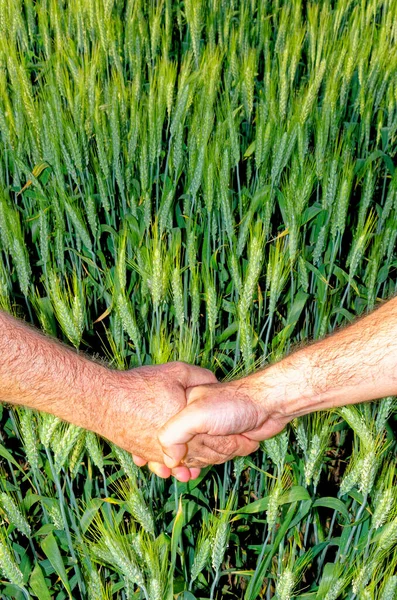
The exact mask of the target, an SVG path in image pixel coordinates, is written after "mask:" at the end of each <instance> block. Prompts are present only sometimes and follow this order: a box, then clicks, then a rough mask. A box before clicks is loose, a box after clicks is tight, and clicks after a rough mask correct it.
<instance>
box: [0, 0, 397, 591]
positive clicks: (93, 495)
mask: <svg viewBox="0 0 397 600" xmlns="http://www.w3.org/2000/svg"><path fill="white" fill-rule="evenodd" d="M396 67H397V3H396V1H395V0H370V1H368V2H361V1H354V0H338V1H335V2H334V1H332V2H331V1H330V0H324V1H323V2H315V1H313V2H310V3H303V2H299V1H298V0H293V1H292V2H288V1H285V2H282V1H278V0H273V1H272V2H269V1H261V0H249V1H237V0H229V1H227V2H226V1H224V0H186V1H185V2H177V1H171V0H162V1H156V2H155V1H153V0H151V1H148V2H144V1H142V0H134V1H132V0H68V1H66V0H36V1H34V0H0V146H1V152H0V190H1V191H0V305H1V307H2V308H3V309H4V310H6V311H9V312H12V313H13V314H17V315H19V316H23V317H25V318H26V319H27V320H28V321H30V322H32V323H35V324H36V325H39V326H41V327H42V328H43V330H44V331H45V332H47V333H48V334H50V335H54V336H57V337H59V338H62V339H64V340H65V341H67V342H68V343H71V344H72V345H74V346H75V347H76V348H80V349H81V350H82V351H86V352H89V353H93V354H94V353H95V354H99V355H101V356H106V357H107V359H108V360H109V362H110V363H111V364H112V366H113V367H115V368H120V369H121V368H122V369H124V368H131V367H134V366H137V365H139V364H147V363H162V362H166V361H169V360H184V361H187V362H191V363H196V364H202V365H203V366H207V367H209V368H212V369H213V370H215V371H216V373H217V375H218V376H219V377H220V378H222V377H230V376H232V375H234V374H236V373H239V374H241V373H243V372H248V371H250V370H251V369H252V368H254V366H255V365H259V364H266V363H267V362H269V361H274V360H278V359H280V358H281V357H282V356H283V355H285V353H287V352H288V351H289V350H290V349H291V348H292V347H293V345H294V344H296V343H297V342H301V341H304V340H308V339H313V338H318V337H321V336H323V335H325V334H327V333H330V332H332V330H333V329H334V328H335V327H336V326H338V325H340V324H342V323H346V322H348V321H350V320H352V319H353V318H354V317H355V316H356V315H359V314H363V313H365V311H366V310H368V309H372V308H374V307H375V306H376V305H377V304H378V303H379V302H381V301H382V299H385V298H388V297H389V296H391V295H392V294H394V292H395V288H396V283H395V272H396V271H395V269H396V264H397V263H396V253H395V246H396V237H397V227H396V225H397V220H396V219H397V172H396V169H395V162H396V159H395V155H396V139H397V138H396V133H397V70H396ZM394 407H395V404H394V399H393V398H388V399H385V400H383V401H381V402H379V403H375V404H373V405H366V406H362V407H358V408H349V409H343V410H341V411H340V412H339V413H338V414H336V413H334V414H332V415H321V417H319V416H310V417H306V418H304V419H301V420H300V421H299V422H296V423H294V424H293V426H292V427H291V428H290V429H289V430H288V431H286V432H284V433H283V434H281V435H280V436H278V437H277V438H276V439H274V440H271V441H268V442H266V443H265V444H264V445H263V449H262V451H261V452H259V453H258V454H257V455H256V456H254V457H251V458H250V459H245V460H242V459H237V460H236V461H235V464H234V465H233V464H227V465H225V466H224V467H221V468H217V469H210V470H209V471H208V472H206V473H204V474H203V476H202V477H201V479H200V480H199V481H198V482H194V483H191V484H177V483H176V482H163V481H160V480H158V479H157V478H155V477H154V476H151V475H149V474H148V473H147V472H145V471H139V472H138V470H137V469H136V468H135V467H134V465H133V464H132V461H131V459H130V457H129V456H128V455H127V454H126V453H125V452H123V451H121V450H120V449H118V448H116V447H111V446H109V445H107V444H102V442H98V440H97V439H96V438H95V436H94V435H93V434H91V433H86V432H84V431H81V430H79V429H78V428H75V427H73V426H69V425H65V424H61V423H59V422H58V421H57V420H56V419H53V418H51V417H49V416H46V415H37V414H34V413H31V412H29V411H22V410H21V411H12V410H10V411H9V410H7V409H5V408H4V410H3V417H2V423H3V428H2V433H1V435H2V442H1V444H2V445H1V446H0V451H1V452H0V453H1V456H2V458H3V461H2V467H1V468H2V473H1V475H2V477H1V486H2V490H3V492H2V495H1V496H0V504H1V510H2V519H3V520H2V528H1V539H0V566H1V569H2V572H3V576H4V579H3V581H2V586H1V593H2V597H3V598H18V599H19V598H24V597H26V598H28V597H30V596H32V597H38V598H40V600H46V599H47V598H51V597H52V598H56V599H57V600H62V599H63V598H68V597H69V598H89V599H102V598H111V597H112V598H122V599H125V598H136V599H138V598H146V599H149V598H150V599H151V600H157V599H159V600H163V599H164V598H167V599H168V598H172V597H175V596H176V595H178V594H179V595H178V598H179V599H182V598H184V599H185V600H188V599H193V598H209V597H211V598H216V597H217V598H223V597H231V598H244V599H245V600H251V599H254V598H264V597H266V598H272V597H274V596H275V595H276V597H277V598H279V599H280V600H286V599H287V598H292V597H299V598H302V599H304V598H307V599H311V598H313V599H314V598H316V599H321V600H324V599H326V600H333V599H335V600H336V598H352V599H353V598H360V599H361V598H362V599H369V598H371V599H372V598H374V599H375V598H379V599H380V598H382V599H386V600H387V599H391V598H396V593H397V592H396V590H397V577H396V576H395V575H394V573H395V571H396V563H397V556H396V550H395V544H396V542H397V520H396V510H397V504H396V492H395V483H396V477H395V458H396V443H395V431H396V426H395V416H394V415H395V412H394ZM189 590H190V591H189Z"/></svg>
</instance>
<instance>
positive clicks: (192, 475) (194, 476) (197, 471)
mask: <svg viewBox="0 0 397 600" xmlns="http://www.w3.org/2000/svg"><path fill="white" fill-rule="evenodd" d="M200 473H201V469H197V468H195V467H192V468H191V469H190V479H197V477H198V476H199V475H200Z"/></svg>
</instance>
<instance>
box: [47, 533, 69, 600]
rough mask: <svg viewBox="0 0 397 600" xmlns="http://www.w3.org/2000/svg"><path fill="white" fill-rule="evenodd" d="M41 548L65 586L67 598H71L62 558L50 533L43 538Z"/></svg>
mask: <svg viewBox="0 0 397 600" xmlns="http://www.w3.org/2000/svg"><path fill="white" fill-rule="evenodd" d="M41 547H42V550H43V552H44V554H45V555H46V557H47V558H48V560H49V561H50V563H51V564H52V566H53V567H54V569H55V572H56V573H57V575H58V576H59V578H60V579H61V581H62V583H63V585H64V586H65V589H66V591H67V592H68V594H69V598H72V593H71V589H70V585H69V580H68V576H67V574H66V571H65V566H64V564H63V560H62V556H61V553H60V551H59V548H58V544H57V541H56V539H55V537H54V535H53V534H52V533H50V534H49V535H47V537H46V538H44V540H43V541H42V542H41Z"/></svg>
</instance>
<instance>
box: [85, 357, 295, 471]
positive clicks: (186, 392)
mask: <svg viewBox="0 0 397 600" xmlns="http://www.w3.org/2000/svg"><path fill="white" fill-rule="evenodd" d="M110 387H111V388H112V389H113V390H114V391H115V392H116V390H117V393H116V396H117V400H115V401H113V402H111V403H110V404H109V405H108V410H107V411H106V414H104V416H103V419H102V420H101V423H100V424H98V427H97V428H96V430H97V431H98V433H101V434H102V435H104V436H105V437H107V438H108V439H111V440H112V441H114V442H115V443H117V444H118V445H119V446H122V447H123V448H125V449H126V450H128V451H129V452H131V454H132V455H133V457H134V460H135V463H136V464H137V465H138V466H143V465H145V464H148V466H149V468H150V469H151V470H152V471H153V472H154V473H156V474H157V475H159V476H160V477H169V476H170V475H171V474H172V475H173V476H175V477H176V478H177V479H179V480H180V481H189V479H194V478H196V477H198V475H199V473H200V468H201V467H206V466H208V465H212V464H221V463H224V462H226V461H228V460H230V459H232V458H234V457H235V456H246V455H248V454H251V453H252V452H254V451H255V450H256V449H257V448H258V446H259V441H261V440H263V439H266V438H269V437H271V436H273V435H275V434H276V433H278V432H279V431H281V430H282V429H283V428H284V426H285V424H286V423H287V421H288V420H289V419H288V418H287V417H285V416H284V415H283V414H281V413H280V412H279V411H278V410H276V407H275V406H271V403H270V400H269V399H266V396H269V397H270V394H266V393H265V390H264V389H263V385H262V381H261V379H260V377H258V376H255V375H252V376H249V377H245V378H243V379H240V380H237V381H233V382H230V383H218V381H217V379H216V378H215V376H214V375H213V373H211V371H208V370H207V369H202V368H199V367H195V366H191V365H188V364H185V363H182V362H174V363H169V364H164V365H159V366H152V367H140V368H137V369H133V370H131V371H127V372H124V373H120V372H118V373H117V380H115V381H114V382H113V384H111V386H110ZM131 398H133V399H134V401H133V402H131Z"/></svg>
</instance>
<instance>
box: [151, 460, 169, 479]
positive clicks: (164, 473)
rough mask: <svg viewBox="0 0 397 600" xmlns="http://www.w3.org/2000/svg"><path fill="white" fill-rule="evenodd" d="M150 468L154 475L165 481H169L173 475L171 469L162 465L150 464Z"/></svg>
mask: <svg viewBox="0 0 397 600" xmlns="http://www.w3.org/2000/svg"><path fill="white" fill-rule="evenodd" d="M148 467H149V469H150V470H151V471H152V473H154V474H155V475H157V476H158V477H162V478H163V479H168V477H170V475H171V469H169V468H168V467H166V466H165V465H163V464H162V463H157V462H149V463H148Z"/></svg>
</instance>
